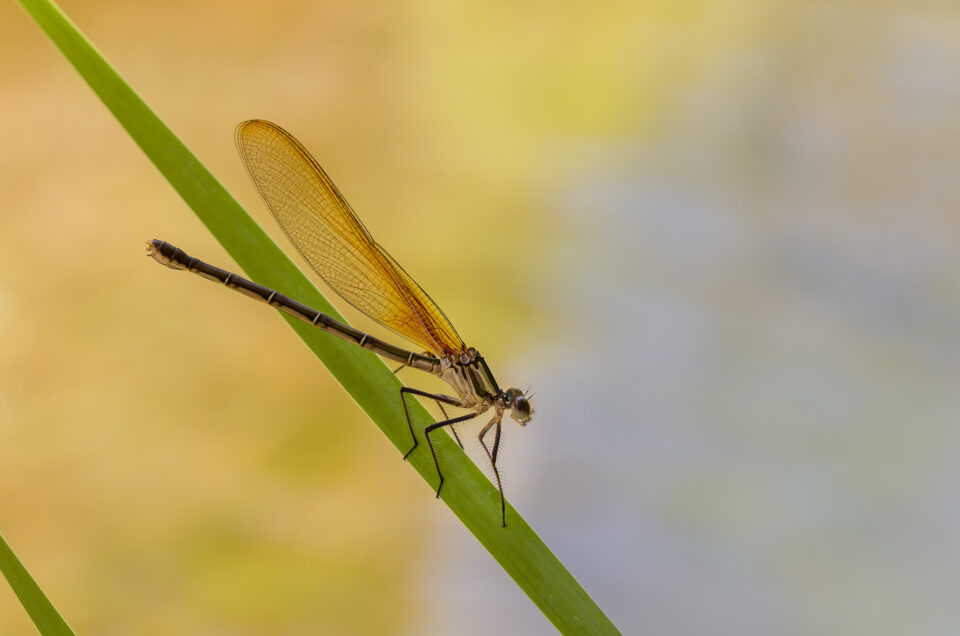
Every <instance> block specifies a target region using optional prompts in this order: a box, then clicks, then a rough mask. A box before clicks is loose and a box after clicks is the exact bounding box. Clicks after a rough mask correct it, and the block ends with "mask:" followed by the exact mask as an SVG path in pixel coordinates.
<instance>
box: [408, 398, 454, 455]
mask: <svg viewBox="0 0 960 636" xmlns="http://www.w3.org/2000/svg"><path fill="white" fill-rule="evenodd" d="M408 393H412V394H413V395H422V396H423V397H428V398H430V399H431V400H434V401H436V403H437V404H440V403H441V402H443V403H444V404H449V405H450V406H460V400H457V399H454V398H452V397H449V396H446V395H440V394H436V393H427V392H426V391H421V390H419V389H411V388H410V387H408V386H402V387H400V401H401V402H403V414H404V416H406V418H407V426H408V427H409V428H410V437H412V438H413V446H411V447H410V450H408V451H407V452H406V453H404V454H403V458H404V459H406V458H407V457H409V456H410V453H412V452H413V451H414V449H415V448H416V447H417V435H416V433H414V432H413V422H411V421H410V411H409V410H408V409H407V394H408ZM444 416H446V413H444ZM461 448H462V447H461Z"/></svg>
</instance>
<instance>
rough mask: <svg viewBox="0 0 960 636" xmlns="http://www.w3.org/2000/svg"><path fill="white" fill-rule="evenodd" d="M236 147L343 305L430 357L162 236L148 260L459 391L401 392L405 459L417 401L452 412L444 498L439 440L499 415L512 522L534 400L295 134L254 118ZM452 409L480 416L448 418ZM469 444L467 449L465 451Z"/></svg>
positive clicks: (491, 426) (493, 422)
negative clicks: (467, 339) (447, 310)
mask: <svg viewBox="0 0 960 636" xmlns="http://www.w3.org/2000/svg"><path fill="white" fill-rule="evenodd" d="M236 141H237V149H238V150H239V152H240V158H241V159H242V160H243V163H244V165H245V166H246V168H247V172H249V174H250V177H251V179H252V180H253V183H254V185H255V186H256V187H257V190H259V192H260V195H261V196H262V197H263V200H264V202H265V203H266V205H267V207H268V208H269V209H270V212H271V213H272V214H273V216H274V218H276V219H277V222H278V223H279V224H280V227H281V228H282V229H283V231H284V233H285V234H286V235H287V236H288V237H289V238H290V240H291V242H292V243H293V244H294V246H295V247H296V248H297V250H298V251H299V252H300V254H301V255H303V257H304V258H305V259H306V261H307V262H308V263H309V264H310V266H311V267H312V268H313V270H314V271H315V272H317V274H319V275H320V277H321V278H323V280H324V281H325V282H326V283H327V284H328V285H329V286H330V287H331V288H332V289H333V290H334V291H335V292H337V294H338V295H340V297H341V298H343V299H344V300H346V301H347V302H348V303H350V304H351V305H353V306H354V307H356V308H357V309H359V310H360V311H362V312H363V313H364V314H366V315H367V316H369V317H370V318H372V319H373V320H375V321H377V322H379V323H380V324H382V325H384V326H385V327H387V328H389V329H391V330H393V331H394V332H396V333H397V334H399V335H401V336H403V337H404V338H406V339H408V340H410V341H412V342H414V343H416V344H417V345H419V346H421V347H423V349H424V350H425V352H424V353H414V352H413V351H409V350H407V349H404V348H402V347H397V346H396V345H393V344H390V343H388V342H385V341H383V340H380V339H379V338H375V337H374V336H371V335H369V334H367V333H364V332H362V331H360V330H358V329H355V328H353V327H351V326H350V325H347V324H345V323H343V322H340V321H339V320H336V319H334V318H332V317H330V316H328V315H326V314H324V313H322V312H319V311H317V310H316V309H313V308H311V307H308V306H306V305H304V304H302V303H299V302H297V301H295V300H293V299H291V298H289V297H287V296H284V295H283V294H281V293H279V292H277V291H276V290H273V289H269V288H267V287H264V286H262V285H258V284H257V283H254V282H252V281H249V280H247V279H246V278H243V277H241V276H237V275H236V274H233V273H231V272H228V271H226V270H224V269H220V268H219V267H216V266H214V265H210V264H208V263H204V262H203V261H200V260H198V259H196V258H193V257H192V256H189V255H188V254H186V253H185V252H184V251H183V250H181V249H180V248H178V247H174V246H173V245H171V244H170V243H167V242H166V241H160V240H157V239H154V240H153V241H150V242H148V243H147V252H148V254H149V255H150V256H152V257H153V258H154V259H156V260H157V261H158V262H160V263H161V264H163V265H166V266H167V267H171V268H173V269H181V270H187V271H190V272H193V273H195V274H198V275H200V276H202V277H204V278H206V279H208V280H211V281H214V282H218V283H221V284H223V285H225V286H227V287H229V288H231V289H234V290H236V291H239V292H241V293H243V294H244V295H246V296H249V297H251V298H254V299H256V300H260V301H262V302H265V303H267V304H268V305H270V306H272V307H275V308H276V309H278V310H280V311H282V312H284V313H286V314H289V315H291V316H294V317H295V318H298V319H300V320H303V321H304V322H308V323H310V324H312V325H314V326H315V327H317V328H319V329H322V330H323V331H325V332H327V333H329V334H331V335H333V336H336V337H338V338H342V339H344V340H348V341H350V342H353V343H354V344H356V345H359V346H360V347H363V348H364V349H369V350H370V351H373V352H374V353H376V354H377V355H380V356H382V357H383V358H386V359H388V360H392V361H395V362H399V363H401V367H400V368H403V367H410V368H413V369H418V370H420V371H426V372H427V373H431V374H433V375H436V376H438V377H439V378H440V379H441V380H443V381H444V382H446V383H447V384H448V385H449V386H450V387H451V388H452V389H453V392H454V394H455V395H454V396H449V395H442V394H435V393H428V392H425V391H420V390H418V389H413V388H410V387H406V386H405V387H401V389H400V398H401V400H402V401H403V408H404V414H405V415H406V419H407V425H408V427H409V428H410V435H411V436H412V438H413V446H412V447H411V448H410V450H409V451H407V452H406V454H405V455H404V458H406V457H407V456H409V455H410V453H411V452H413V450H414V449H415V448H416V447H417V444H418V441H417V436H416V434H415V432H414V430H413V423H412V422H411V420H410V414H409V412H408V410H407V395H411V394H412V395H416V396H421V397H426V398H429V399H431V400H433V401H434V402H436V403H437V405H438V406H439V407H440V410H441V412H443V414H444V418H445V419H444V420H442V421H440V422H437V423H435V424H431V425H429V426H427V427H426V428H425V429H424V437H425V438H426V440H427V444H428V445H429V447H430V452H431V454H432V455H433V461H434V465H435V466H436V468H437V475H438V477H439V485H438V486H437V496H438V497H439V496H440V489H441V488H442V487H443V474H442V473H441V471H440V463H439V461H438V460H437V453H436V450H435V449H434V446H433V442H432V441H431V440H430V433H431V432H433V431H435V430H437V429H439V428H447V429H448V430H450V431H451V433H453V436H454V438H455V439H456V440H457V443H460V438H459V437H458V436H457V433H456V430H455V428H454V426H455V425H456V424H459V423H461V422H465V421H467V420H470V419H472V418H474V417H477V416H478V415H481V414H483V413H486V412H488V411H490V410H491V409H493V417H492V419H490V420H489V422H488V423H487V424H486V425H485V426H484V427H483V428H482V429H481V430H480V433H479V434H478V435H477V438H478V439H479V441H480V445H481V447H482V448H483V450H484V451H485V453H486V455H487V459H488V460H489V461H490V465H491V466H492V468H493V474H494V478H495V480H496V482H497V488H498V489H499V491H500V512H501V521H502V523H503V525H506V503H505V500H504V497H503V485H502V483H501V481H500V473H499V471H498V470H497V454H498V451H499V448H500V433H501V421H502V419H503V416H504V414H505V413H506V412H507V411H509V412H510V416H511V417H512V418H513V419H514V420H515V421H516V422H517V423H519V424H520V425H525V424H526V423H527V422H528V421H529V420H530V417H531V415H532V414H533V410H532V409H531V407H530V401H529V399H528V398H527V396H526V394H525V393H524V392H523V391H521V390H520V389H507V390H506V391H504V390H502V389H500V387H499V386H498V385H497V381H496V380H495V379H494V377H493V374H492V373H491V372H490V367H488V366H487V363H486V361H485V360H484V359H483V357H482V356H481V355H480V354H479V353H477V350H476V349H474V348H473V347H467V346H466V345H464V343H463V341H462V340H461V339H460V336H459V335H458V334H457V330H456V329H454V327H453V325H452V324H451V323H450V321H449V320H448V319H447V317H446V315H445V314H444V313H443V312H442V311H441V310H440V308H439V307H438V306H437V304H436V303H434V302H433V299H431V298H430V296H428V295H427V293H426V292H425V291H424V290H423V288H422V287H420V286H419V285H418V284H417V283H416V281H414V280H413V278H411V277H410V275H409V274H407V273H406V272H405V271H404V270H403V268H402V267H400V265H399V264H398V263H397V262H396V261H395V260H394V259H393V257H391V256H390V255H389V254H388V253H387V252H386V250H384V249H383V248H382V247H381V246H380V245H379V244H377V243H376V242H375V241H374V240H373V237H372V236H371V235H370V232H368V231H367V229H366V228H365V227H364V226H363V223H361V222H360V219H359V218H358V217H357V215H356V214H355V213H354V211H353V210H352V209H351V208H350V205H349V204H348V203H347V202H346V200H345V199H344V198H343V195H341V194H340V191H339V190H337V187H336V186H335V185H334V184H333V182H332V181H331V180H330V178H329V177H328V176H327V174H326V173H325V172H324V171H323V169H322V168H321V167H320V165H319V164H318V163H317V162H316V160H315V159H314V158H313V157H312V156H310V153H308V152H307V150H306V148H304V147H303V145H302V144H300V142H298V141H297V140H296V139H294V137H293V136H292V135H290V133H288V132H286V131H285V130H283V129H282V128H280V127H279V126H277V125H276V124H272V123H270V122H266V121H262V120H251V121H246V122H243V123H242V124H240V125H239V126H238V127H237V132H236ZM398 370H399V369H398ZM444 405H447V406H453V407H458V408H463V409H467V410H468V411H470V412H469V413H467V414H466V415H461V416H459V417H453V418H448V417H447V415H446V411H445V410H444V408H443V406H444ZM491 430H493V431H494V438H493V443H492V446H488V445H487V441H486V437H487V434H488V432H489V431H491ZM460 446H461V448H462V447H463V444H460Z"/></svg>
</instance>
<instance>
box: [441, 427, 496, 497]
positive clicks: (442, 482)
mask: <svg viewBox="0 0 960 636" xmlns="http://www.w3.org/2000/svg"><path fill="white" fill-rule="evenodd" d="M477 415H479V413H467V414H466V415H461V416H460V417H455V418H453V419H452V420H445V421H443V422H437V423H436V424H431V425H430V426H428V427H427V428H425V429H423V436H424V437H426V438H427V445H428V446H429V447H430V452H431V453H432V454H433V465H434V466H436V467H437V477H439V478H440V483H439V484H437V498H438V499H439V498H440V489H441V488H442V487H443V473H441V472H440V462H439V461H437V451H436V450H434V448H433V442H431V441H430V432H431V431H435V430H437V429H438V428H443V427H444V426H450V427H451V428H452V425H453V424H457V423H459V422H466V421H467V420H469V419H473V418H475V417H476V416H477ZM498 479H499V478H498Z"/></svg>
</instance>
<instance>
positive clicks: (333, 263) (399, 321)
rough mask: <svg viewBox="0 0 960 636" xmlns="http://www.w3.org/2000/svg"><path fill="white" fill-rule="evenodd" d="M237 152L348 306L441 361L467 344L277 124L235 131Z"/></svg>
mask: <svg viewBox="0 0 960 636" xmlns="http://www.w3.org/2000/svg"><path fill="white" fill-rule="evenodd" d="M236 140H237V149H238V150H239V151H240V158H241V159H242V160H243V163H244V165H245V166H246V167H247V171H248V172H249V173H250V177H251V178H252V179H253V183H254V185H256V187H257V189H258V190H259V191H260V195H261V196H262V197H263V200H264V201H265V202H266V204H267V207H268V208H269V209H270V211H271V212H272V213H273V216H274V217H275V218H276V219H277V222H278V223H279V224H280V227H281V228H283V231H284V232H285V233H286V235H287V236H288V237H289V238H290V240H291V241H292V242H293V244H294V245H295V246H296V248H297V250H299V252H300V254H301V255H302V256H303V257H304V258H305V259H306V261H307V262H308V263H310V266H311V267H313V269H314V271H316V272H317V274H319V275H320V277H321V278H323V280H324V281H325V282H326V283H327V284H328V285H329V286H330V287H331V288H332V289H333V290H334V291H335V292H337V294H339V295H340V296H341V297H342V298H343V299H344V300H346V301H347V302H348V303H350V304H351V305H353V306H354V307H356V308H357V309H359V310H360V311H362V312H363V313H365V314H366V315H368V316H370V317H371V318H372V319H374V320H376V321H377V322H379V323H380V324H382V325H384V326H385V327H388V328H389V329H392V330H393V331H395V332H396V333H398V334H400V335H401V336H403V337H405V338H408V339H409V340H411V341H413V342H415V343H417V344H419V345H421V346H423V347H424V348H425V349H427V350H428V351H431V352H433V353H434V354H436V355H438V356H440V355H443V354H447V353H456V352H459V351H461V350H462V349H463V348H464V346H463V341H462V340H460V336H459V335H458V334H457V331H456V330H455V329H454V328H453V325H451V324H450V321H449V320H448V319H447V317H446V316H445V315H444V313H443V312H442V311H441V310H440V308H439V307H437V305H436V303H434V302H433V300H432V299H431V298H430V297H429V296H428V295H427V293H426V292H425V291H423V289H422V288H421V287H420V285H418V284H417V283H416V282H415V281H414V280H413V279H412V278H411V277H410V276H409V275H408V274H407V273H406V272H405V271H404V270H403V268H401V267H400V266H399V265H398V264H397V262H396V261H395V260H393V258H392V257H391V256H390V255H389V254H388V253H387V252H386V250H384V249H383V248H382V247H380V245H378V244H377V243H376V242H375V241H374V240H373V237H372V236H370V232H368V231H367V229H366V228H365V227H364V226H363V223H361V222H360V219H358V218H357V215H356V214H355V213H354V211H353V209H351V207H350V204H348V203H347V202H346V200H345V199H344V198H343V196H342V195H341V194H340V191H339V190H337V187H336V186H335V185H334V184H333V182H332V181H331V180H330V178H329V177H328V176H327V174H326V173H325V172H324V171H323V168H321V167H320V165H319V164H318V163H317V162H316V160H315V159H314V158H313V157H312V156H310V153H309V152H307V149H306V148H304V147H303V145H302V144H300V142H298V141H297V140H296V139H294V137H293V136H292V135H291V134H290V133H288V132H287V131H285V130H283V129H282V128H280V127H279V126H277V125H276V124H272V123H270V122H268V121H262V120H251V121H245V122H243V123H242V124H240V125H239V126H237V132H236Z"/></svg>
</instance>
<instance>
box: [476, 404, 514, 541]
mask: <svg viewBox="0 0 960 636" xmlns="http://www.w3.org/2000/svg"><path fill="white" fill-rule="evenodd" d="M500 417H501V416H499V415H495V416H494V417H493V419H492V420H490V422H489V423H488V424H487V425H486V426H484V427H483V430H482V431H480V434H479V435H477V439H479V440H480V445H481V446H483V450H484V452H486V453H487V459H489V460H490V466H491V467H492V468H493V476H494V477H496V478H497V490H499V491H500V525H501V527H503V528H506V527H507V504H506V500H505V499H504V497H503V484H502V483H501V482H500V471H499V470H497V451H498V450H500ZM494 424H496V426H497V430H496V432H495V433H494V436H493V452H492V453H491V452H490V449H489V448H487V444H486V442H484V441H483V436H484V435H486V434H487V431H489V430H490V427H491V426H493V425H494Z"/></svg>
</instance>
